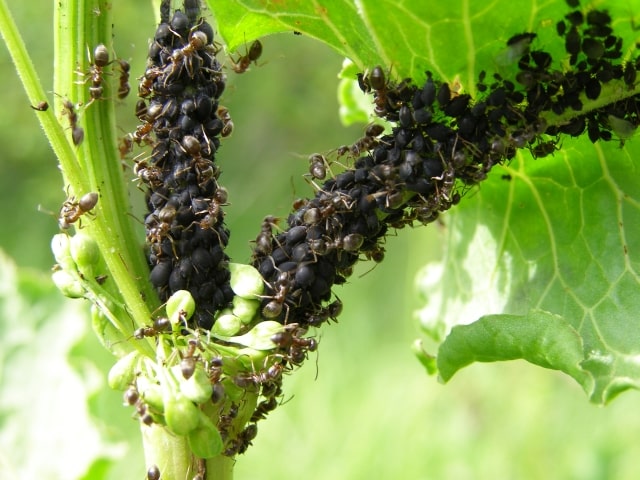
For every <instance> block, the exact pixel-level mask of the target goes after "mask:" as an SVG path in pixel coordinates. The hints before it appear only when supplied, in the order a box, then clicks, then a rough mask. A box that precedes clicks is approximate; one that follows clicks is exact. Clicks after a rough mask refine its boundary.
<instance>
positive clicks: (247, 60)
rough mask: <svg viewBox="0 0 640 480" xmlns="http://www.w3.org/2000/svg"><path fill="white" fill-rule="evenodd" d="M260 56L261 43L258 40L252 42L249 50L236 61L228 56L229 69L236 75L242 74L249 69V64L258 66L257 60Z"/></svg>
mask: <svg viewBox="0 0 640 480" xmlns="http://www.w3.org/2000/svg"><path fill="white" fill-rule="evenodd" d="M261 55H262V43H260V40H254V42H253V43H252V44H251V46H250V47H249V49H248V50H247V51H246V53H245V54H244V55H240V56H239V57H238V58H237V59H234V58H233V57H232V56H231V55H229V60H231V68H232V69H233V71H234V72H236V73H244V72H246V71H247V70H248V69H249V66H250V65H251V62H253V63H255V64H256V65H258V59H259V58H260V56H261Z"/></svg>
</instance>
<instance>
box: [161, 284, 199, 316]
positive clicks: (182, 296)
mask: <svg viewBox="0 0 640 480" xmlns="http://www.w3.org/2000/svg"><path fill="white" fill-rule="evenodd" d="M195 309H196V302H195V300H194V299H193V297H192V296H191V293H190V292H189V291H188V290H178V291H177V292H175V293H174V294H173V295H171V296H170V297H169V300H167V306H166V310H167V316H168V317H169V321H171V324H172V325H176V324H180V323H183V322H184V321H185V320H189V319H190V318H191V315H193V312H194V311H195Z"/></svg>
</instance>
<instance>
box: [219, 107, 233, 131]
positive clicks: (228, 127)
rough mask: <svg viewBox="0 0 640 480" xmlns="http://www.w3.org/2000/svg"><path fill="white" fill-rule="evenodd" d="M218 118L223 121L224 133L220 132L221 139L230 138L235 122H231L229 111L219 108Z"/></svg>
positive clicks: (225, 108)
mask: <svg viewBox="0 0 640 480" xmlns="http://www.w3.org/2000/svg"><path fill="white" fill-rule="evenodd" d="M218 116H219V117H220V120H222V131H221V132H220V136H221V137H228V136H229V135H231V132H233V120H231V115H229V109H227V107H224V106H222V105H220V107H218Z"/></svg>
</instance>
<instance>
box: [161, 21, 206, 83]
mask: <svg viewBox="0 0 640 480" xmlns="http://www.w3.org/2000/svg"><path fill="white" fill-rule="evenodd" d="M194 28H195V27H194ZM207 41H208V39H207V34H206V33H204V32H201V31H200V30H196V31H195V32H194V31H192V32H191V34H190V35H189V43H187V45H186V46H184V47H183V48H180V49H177V50H174V51H173V53H172V54H171V62H172V63H173V68H172V70H171V72H170V73H169V75H167V80H168V79H169V77H170V76H171V75H172V74H173V73H174V72H175V69H176V67H177V66H178V64H180V63H181V65H180V68H182V67H183V66H184V67H185V68H186V69H187V72H188V73H189V77H190V78H193V56H194V54H196V52H198V51H200V50H202V49H203V48H204V47H205V46H206V45H207ZM185 59H187V60H188V63H186V62H185ZM180 68H179V69H178V71H179V70H180Z"/></svg>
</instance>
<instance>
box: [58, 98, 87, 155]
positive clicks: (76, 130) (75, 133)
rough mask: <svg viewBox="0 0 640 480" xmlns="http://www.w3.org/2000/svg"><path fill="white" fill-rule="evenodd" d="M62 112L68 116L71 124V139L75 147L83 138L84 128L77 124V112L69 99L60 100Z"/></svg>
mask: <svg viewBox="0 0 640 480" xmlns="http://www.w3.org/2000/svg"><path fill="white" fill-rule="evenodd" d="M62 114H63V115H66V116H67V117H69V125H70V126H71V140H72V141H73V144H74V145H75V146H76V147H77V146H78V145H80V144H81V143H82V140H84V130H83V129H82V128H81V127H79V126H78V114H77V113H76V112H75V107H74V105H73V103H71V101H69V100H63V101H62Z"/></svg>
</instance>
